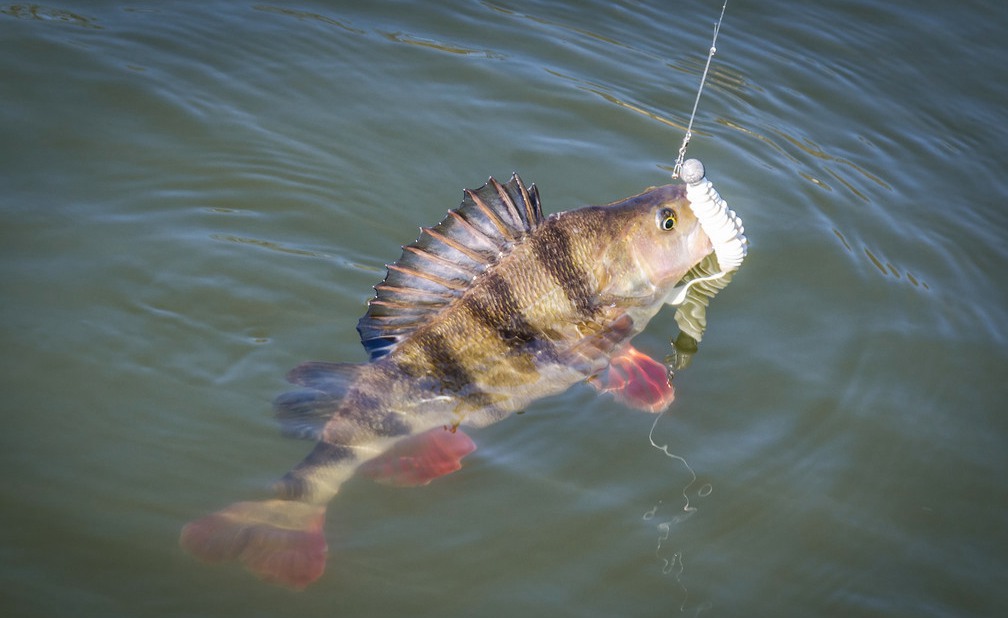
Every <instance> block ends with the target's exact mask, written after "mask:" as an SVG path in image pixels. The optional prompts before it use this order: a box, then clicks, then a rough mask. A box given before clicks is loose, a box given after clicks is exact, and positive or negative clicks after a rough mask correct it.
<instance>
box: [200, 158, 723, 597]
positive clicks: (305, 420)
mask: <svg viewBox="0 0 1008 618" xmlns="http://www.w3.org/2000/svg"><path fill="white" fill-rule="evenodd" d="M711 251H712V247H711V243H710V240H709V239H708V237H707V235H706V234H705V233H704V231H703V229H702V228H701V226H700V224H699V223H698V222H697V220H696V218H695V217H694V215H693V213H692V211H691V209H690V208H689V203H688V201H687V200H686V198H685V191H684V188H683V186H682V185H666V186H662V187H657V188H652V189H649V190H647V191H645V192H643V193H641V194H639V195H636V196H634V197H631V198H628V199H625V200H621V201H619V202H615V203H612V204H609V205H607V206H588V207H584V208H580V209H576V210H571V211H567V212H563V213H558V214H554V215H551V216H549V217H544V216H543V214H542V211H541V208H540V203H539V196H538V192H537V190H536V188H535V186H534V185H533V186H531V187H526V186H525V185H524V184H523V183H522V181H521V180H520V179H519V178H518V177H517V176H513V177H512V178H511V179H510V181H509V182H507V183H505V184H501V183H499V182H497V181H496V180H494V179H492V178H491V179H490V181H489V182H488V183H487V184H486V185H484V186H483V187H481V188H480V189H477V190H467V191H466V192H465V197H464V200H463V202H462V205H461V206H460V207H459V208H458V209H455V210H452V211H449V213H448V216H447V217H446V218H445V219H444V220H442V221H441V222H440V223H439V224H438V225H436V226H433V227H431V228H421V234H420V237H419V238H418V239H417V240H416V241H415V242H413V243H412V244H410V245H408V246H406V247H404V248H403V253H402V256H401V257H400V259H399V260H398V261H396V262H395V263H394V264H391V265H389V267H388V274H387V276H386V278H385V280H384V281H383V282H382V283H380V284H379V285H377V286H376V287H375V290H376V295H375V298H374V299H373V300H372V301H371V302H370V304H369V308H368V311H367V313H366V315H365V316H364V317H363V318H361V320H360V322H359V323H358V331H359V332H360V335H361V341H362V342H363V344H364V347H365V348H366V349H367V351H368V352H369V354H370V360H369V362H367V363H364V364H343V363H324V362H310V363H305V364H303V365H301V366H299V367H297V368H295V369H294V370H292V371H291V372H290V374H289V375H288V378H289V379H290V380H291V381H292V382H293V383H295V384H297V385H299V386H301V387H302V388H301V389H300V390H297V391H294V392H291V393H287V394H285V395H282V396H281V397H279V398H278V399H277V401H276V402H275V407H276V411H277V415H278V417H279V419H280V421H281V424H282V426H283V427H284V429H285V431H286V432H287V433H288V434H291V435H297V436H302V437H310V438H313V439H315V440H317V444H316V447H315V449H314V450H313V451H312V452H311V453H310V454H309V455H308V456H307V457H306V458H305V460H304V461H302V462H301V463H300V464H299V465H298V466H296V467H295V468H294V469H293V470H291V472H289V473H288V474H287V475H286V476H285V477H284V478H283V480H282V481H281V482H280V483H278V486H277V492H278V499H276V500H269V501H264V502H242V503H237V504H235V505H232V506H231V507H229V508H228V509H225V510H223V511H220V512H218V513H214V514H212V515H209V516H207V517H204V518H202V519H200V520H196V521H194V522H192V523H190V524H189V525H188V526H187V527H186V528H185V529H184V530H183V534H182V544H183V546H184V547H186V548H187V549H189V550H190V551H192V552H193V553H195V554H196V555H198V556H201V557H203V558H204V559H207V560H210V561H219V560H226V559H238V560H241V561H242V562H244V563H245V565H246V566H247V567H248V568H249V569H250V570H252V571H253V572H256V573H257V574H258V575H260V576H261V577H264V578H266V579H268V580H273V581H277V582H280V583H283V584H287V585H290V586H293V587H301V586H303V585H306V584H307V583H310V582H311V581H313V580H314V579H316V578H317V577H318V576H320V575H321V573H322V570H323V569H324V564H325V552H326V549H325V548H326V546H325V538H324V535H323V534H322V521H323V520H324V512H325V511H324V509H325V505H326V503H327V502H328V501H329V500H330V499H331V498H332V497H333V496H334V495H336V493H337V492H338V491H339V487H340V485H341V484H342V483H343V482H344V481H346V480H347V479H348V478H350V477H351V476H352V475H353V474H354V472H355V470H357V469H358V468H359V467H360V468H362V469H363V470H365V471H367V472H368V473H370V475H371V476H373V477H376V478H378V479H379V480H382V479H385V480H389V481H390V482H394V483H398V484H419V483H424V482H427V481H429V480H430V478H433V477H434V476H438V475H440V474H444V473H447V472H450V471H452V470H454V469H457V468H458V467H459V463H458V462H459V461H460V460H461V457H463V456H464V455H465V454H467V453H468V452H470V451H471V450H472V449H473V448H475V447H474V446H473V445H472V443H471V441H470V440H469V439H468V437H466V436H465V435H464V434H462V432H461V431H458V428H459V427H460V426H477V427H478V426H483V425H486V424H489V423H492V422H495V421H497V420H500V419H502V418H504V417H506V416H507V415H508V414H510V413H512V412H515V411H519V410H521V409H523V408H524V407H526V406H527V405H528V404H529V403H530V402H532V401H534V400H536V399H538V398H541V397H544V396H548V395H552V394H555V393H559V392H562V391H564V390H566V389H567V388H569V387H570V386H571V385H573V384H575V383H578V382H581V381H584V380H589V381H591V382H593V383H595V384H596V385H598V383H597V382H596V380H597V379H598V377H599V376H600V375H602V374H604V372H606V371H608V370H610V369H611V368H612V366H613V365H614V364H617V363H618V364H624V363H629V364H630V365H632V366H633V367H634V368H637V369H639V368H640V367H645V368H648V367H650V368H655V367H659V368H660V371H661V373H662V375H664V373H663V372H664V367H661V365H660V364H658V363H656V362H655V361H651V360H650V359H647V357H645V356H643V355H641V354H640V353H639V352H637V351H636V350H633V348H632V347H631V346H630V344H629V342H630V339H632V338H633V337H634V336H635V335H636V334H637V333H639V332H640V331H641V330H642V329H643V328H644V327H645V325H646V324H647V322H648V321H649V320H650V319H651V318H652V317H653V316H654V315H655V314H656V313H657V312H658V310H659V309H660V308H661V307H662V306H663V305H664V304H665V303H666V302H668V301H669V299H670V298H671V297H672V296H673V294H674V292H675V291H676V286H677V284H678V283H679V282H680V281H681V280H682V278H683V277H684V276H685V275H686V273H687V272H688V271H689V270H690V268H692V267H693V266H694V265H696V264H697V263H698V262H700V261H701V260H702V259H703V258H704V257H705V256H707V255H708V254H709V253H711ZM640 359H644V362H641V360H640ZM665 385H666V387H668V386H667V380H665ZM668 388H669V389H670V387H668ZM629 399H630V401H631V402H632V401H633V398H629ZM669 400H670V399H669ZM661 401H663V402H666V403H667V401H666V400H661ZM643 407H648V406H643ZM410 436H415V437H414V438H411V437H410ZM416 436H418V437H416ZM410 444H412V450H411V447H410V446H409V445H410ZM403 445H407V446H406V447H405V450H403V449H404V447H403ZM430 453H433V455H431V454H430Z"/></svg>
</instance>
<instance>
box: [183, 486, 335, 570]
mask: <svg viewBox="0 0 1008 618" xmlns="http://www.w3.org/2000/svg"><path fill="white" fill-rule="evenodd" d="M325 510H326V507H325V505H315V504H308V503H305V502H300V501H296V500H265V501H261V502H236V503H235V504H232V505H231V506H229V507H227V508H225V509H223V510H220V511H217V512H216V513H212V514H210V515H207V516H205V517H201V518H200V519H197V520H194V521H192V522H190V523H189V524H188V525H186V526H185V528H183V529H182V534H181V536H180V538H179V543H180V544H181V545H182V547H183V549H185V550H186V551H188V552H189V553H191V554H193V555H194V556H196V557H197V558H200V559H202V560H204V561H206V562H211V563H217V562H226V561H232V560H234V561H239V562H241V563H242V564H243V565H244V566H245V568H247V569H248V570H249V571H251V572H252V573H254V574H255V575H257V576H258V577H260V578H262V579H263V580H265V581H268V582H271V583H276V584H281V585H284V586H289V587H291V588H295V589H302V588H304V587H305V586H307V585H308V584H310V583H312V582H314V581H315V580H316V579H318V578H319V577H321V575H322V573H323V571H325V563H326V553H327V551H328V548H327V546H326V540H325V534H324V532H323V526H324V525H325Z"/></svg>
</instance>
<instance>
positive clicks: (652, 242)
mask: <svg viewBox="0 0 1008 618" xmlns="http://www.w3.org/2000/svg"><path fill="white" fill-rule="evenodd" d="M605 208H606V209H607V210H609V211H610V212H611V213H612V215H613V216H612V217H611V220H613V221H614V223H613V228H614V230H613V233H612V236H613V238H614V241H613V242H612V243H611V244H610V246H609V248H608V250H607V251H606V252H605V254H604V259H602V260H599V263H600V265H601V266H600V267H601V268H603V269H605V270H606V272H605V273H604V274H603V275H602V277H603V278H604V279H605V280H607V281H608V286H607V290H606V292H607V293H608V294H611V295H613V296H615V297H623V298H625V299H628V300H629V299H636V302H631V303H630V304H633V305H638V306H639V305H649V304H653V305H654V311H657V309H658V308H659V307H660V306H661V305H662V304H664V303H665V302H666V301H667V299H668V298H669V297H670V296H672V295H673V293H674V290H675V286H676V284H677V283H679V281H680V280H681V279H682V278H683V277H684V276H685V275H686V273H687V272H689V270H690V269H691V268H692V267H693V266H695V265H696V264H697V263H699V262H700V261H701V260H703V259H704V258H705V257H706V256H707V255H709V254H710V253H712V252H713V250H714V247H713V245H712V244H711V240H710V238H709V237H708V236H707V234H706V232H704V230H703V228H702V227H701V225H700V222H699V221H698V220H697V218H696V216H695V215H694V214H693V211H692V209H691V208H690V205H689V200H687V199H686V192H685V188H684V187H683V185H664V186H661V187H653V188H651V189H648V190H647V191H644V192H643V193H641V194H639V195H636V196H634V197H631V198H627V199H625V200H622V201H620V202H615V203H613V204H610V205H608V206H606V207H605ZM669 220H671V221H672V223H671V224H669V223H667V221H669ZM666 226H668V229H666Z"/></svg>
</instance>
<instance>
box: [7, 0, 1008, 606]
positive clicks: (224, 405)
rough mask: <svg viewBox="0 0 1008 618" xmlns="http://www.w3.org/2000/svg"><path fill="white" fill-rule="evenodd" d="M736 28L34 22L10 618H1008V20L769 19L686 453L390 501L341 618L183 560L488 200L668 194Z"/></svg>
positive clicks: (818, 12) (450, 18)
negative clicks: (471, 204) (203, 521)
mask: <svg viewBox="0 0 1008 618" xmlns="http://www.w3.org/2000/svg"><path fill="white" fill-rule="evenodd" d="M719 10H720V5H719V4H718V3H716V2H706V1H705V2H700V1H690V2H618V3H609V2H590V1H589V2H563V3H561V2H518V1H511V0H486V1H462V0H451V1H445V2H439V3H427V4H423V5H421V4H419V3H417V4H413V3H386V2H374V3H352V2H343V3H339V2H334V3H326V2H312V1H310V0H305V1H304V2H298V3H291V4H273V3H252V2H233V1H202V2H171V3H167V2H163V3H147V2H136V3H125V4H123V3H118V2H104V1H88V2H84V1H79V0H63V1H61V2H47V3H45V4H32V5H28V4H4V5H2V6H0V50H2V53H0V75H2V76H3V79H2V86H0V88H2V92H3V95H2V104H0V237H2V243H0V269H2V270H0V286H2V288H0V289H2V292H0V293H2V303H0V311H2V313H0V317H2V320H0V324H2V330H0V333H2V334H0V344H2V348H0V349H2V350H3V371H2V374H0V375H2V388H3V392H4V394H5V398H4V404H3V429H2V432H0V464H2V468H3V470H4V473H5V474H4V477H5V480H4V482H3V484H2V489H0V492H2V493H0V556H2V566H0V607H2V611H3V614H4V615H5V616H19V617H20V616H46V617H51V616H102V617H108V616H130V617H142V616H214V617H226V616H242V617H248V616H299V617H311V616H403V615H410V616H437V617H452V616H551V617H553V616H578V617H583V616H678V615H688V616H695V615H701V614H702V615H716V616H845V617H846V616H883V615H884V616H907V617H915V618H919V617H921V616H957V617H961V616H993V615H997V614H999V613H1000V612H1003V611H1004V608H1005V607H1008V586H1006V585H1005V584H1006V582H1008V514H1006V512H1008V511H1006V509H1008V476H1006V472H1008V414H1006V412H1008V409H1006V406H1008V404H1006V401H1008V352H1006V351H1005V350H1006V344H1008V328H1006V323H1008V293H1006V290H1008V282H1006V268H1008V249H1006V247H1005V244H1006V243H1005V240H1006V237H1008V209H1006V202H1008V183H1006V180H1005V172H1006V165H1005V161H1006V150H1005V144H1006V143H1008V114H1006V112H1005V101H1008V68H1006V62H1005V61H1006V60H1008V43H1006V41H1008V39H1006V38H1005V32H1006V31H1008V11H1006V10H1005V9H1004V7H1003V6H1002V5H1001V3H998V2H976V1H973V2H956V3H951V2H939V1H935V0H926V1H922V2H907V1H903V2H885V3H883V2H868V1H849V2H830V3H821V5H820V4H818V3H817V4H812V3H804V4H803V3H797V2H783V1H779V0H775V1H766V2H735V1H734V0H733V2H731V3H730V4H729V6H728V10H727V15H726V17H725V21H724V24H723V26H722V29H721V34H720V38H719V40H718V45H717V48H718V53H717V55H716V56H715V58H714V62H713V65H712V68H711V75H710V77H709V81H708V85H707V88H706V89H705V91H704V98H703V99H702V101H701V104H700V109H699V112H698V116H697V121H696V126H695V128H694V137H693V141H692V143H691V144H690V148H689V154H690V156H694V157H698V158H700V159H702V160H703V161H704V162H705V163H706V165H707V171H708V176H709V177H710V178H711V180H712V181H713V182H714V184H715V186H716V187H717V188H718V190H719V191H720V193H721V195H722V196H723V197H724V198H725V199H726V200H727V201H728V203H729V204H730V205H731V207H732V208H734V209H735V210H736V211H738V212H739V214H740V215H741V216H742V217H743V218H744V220H745V223H746V229H747V233H748V236H749V239H750V241H751V247H750V252H749V257H748V258H747V261H746V263H745V264H744V265H743V267H742V269H741V271H740V272H739V273H737V275H736V276H735V278H734V281H733V282H732V283H731V285H729V286H728V287H727V289H726V290H725V291H724V292H722V293H721V294H720V295H719V296H718V297H717V298H716V299H715V300H714V302H713V303H712V306H711V308H710V311H709V314H708V317H709V319H710V326H709V330H708V332H707V334H706V336H705V337H704V339H703V341H702V343H701V346H700V350H699V353H698V354H697V355H696V357H695V358H694V359H693V363H692V365H691V366H690V367H689V368H688V369H686V370H684V371H681V372H679V373H678V375H677V376H676V381H675V383H676V386H677V395H678V397H677V400H676V401H675V403H674V404H673V406H672V408H671V410H670V411H669V412H668V413H667V414H665V415H664V416H662V417H661V418H659V419H658V422H657V424H656V425H655V426H654V430H653V432H652V424H653V423H654V421H655V418H654V417H652V416H650V415H648V414H644V413H640V412H635V411H631V410H628V409H624V408H622V407H620V406H619V405H617V404H615V403H614V402H613V401H612V400H610V399H608V398H605V397H602V398H600V397H597V396H595V395H594V393H593V392H592V391H591V389H590V388H587V387H578V388H575V389H572V390H571V391H569V392H568V393H566V394H564V395H563V396H559V397H555V398H552V399H548V400H544V401H541V402H538V403H536V404H535V405H533V406H532V407H531V408H530V409H529V410H527V411H526V413H524V414H522V415H519V416H515V417H512V418H510V419H508V420H507V421H505V422H502V423H500V424H497V425H495V426H492V427H489V428H486V429H483V430H480V431H473V432H472V436H473V438H474V440H475V441H476V442H477V443H478V445H479V449H478V450H477V451H476V452H475V453H474V454H473V455H471V456H470V457H469V458H467V460H466V466H465V468H464V469H463V470H462V471H460V472H458V473H455V474H453V475H450V476H447V477H445V478H442V479H439V480H437V481H435V482H434V483H432V484H431V485H429V486H428V487H425V488H422V489H394V488H389V487H384V486H380V485H375V484H372V483H370V482H368V481H366V480H364V479H355V480H353V481H351V482H350V484H349V485H347V486H346V487H345V488H344V491H343V492H342V493H341V495H340V496H339V497H338V498H337V499H336V501H335V502H334V503H333V504H332V506H331V508H330V511H329V517H328V524H327V530H328V541H329V545H330V559H329V566H328V569H327V571H326V573H325V575H324V576H323V577H322V579H321V580H320V581H318V582H317V583H316V584H314V585H313V586H311V587H309V588H308V589H307V590H305V591H303V592H300V593H297V592H292V591H289V590H286V589H282V588H277V587H273V586H271V585H268V584H265V583H262V582H260V581H258V580H256V579H255V578H254V577H252V576H250V575H249V574H247V573H245V572H244V571H242V570H241V569H240V568H237V567H234V566H208V565H205V564H203V563H200V562H198V561H197V560H194V559H193V558H192V557H190V556H189V555H187V554H186V553H185V552H183V551H182V550H181V549H180V548H179V546H178V540H177V539H178V533H179V530H180V528H181V527H182V526H183V525H184V524H185V522H187V521H188V520H190V519H193V518H194V517H198V516H200V515H203V514H205V513H207V512H210V511H213V510H216V509H218V508H221V507H223V506H224V505H226V504H228V503H230V502H232V501H235V500H242V499H253V498H256V497H263V496H265V495H267V488H268V486H269V484H270V483H271V482H272V481H273V480H275V479H276V478H278V477H279V476H280V475H281V474H282V473H283V472H284V471H286V470H287V469H288V468H290V466H292V465H293V464H295V463H296V462H297V461H299V460H300V459H301V457H302V456H303V455H304V454H305V453H306V452H307V451H308V449H309V448H310V445H309V444H308V443H306V442H299V441H291V440H286V439H283V438H281V437H280V436H279V434H278V432H277V429H276V427H275V426H274V422H273V419H272V417H271V409H270V401H271V400H272V398H273V397H274V396H275V395H277V394H278V393H280V392H282V391H283V390H284V389H285V388H286V385H285V382H284V379H283V376H284V374H285V372H286V371H287V370H288V369H289V368H290V367H292V366H294V365H296V364H297V363H299V362H301V361H303V360H307V359H320V360H321V359H324V360H345V361H363V360H364V359H365V354H364V351H363V349H362V348H361V347H360V345H359V342H358V341H357V335H356V332H355V329H354V326H355V324H356V320H357V318H358V317H359V316H360V315H361V314H362V313H363V312H364V309H365V303H366V302H367V300H368V299H369V298H370V297H371V294H372V290H371V286H372V285H374V284H375V283H377V282H378V281H380V280H381V278H382V276H383V274H384V266H383V265H384V264H385V263H387V262H390V261H392V260H394V259H395V258H397V257H398V255H399V246H400V245H402V244H405V243H408V242H410V241H411V240H412V239H413V238H415V236H416V233H417V226H419V225H430V224H433V223H435V222H436V221H438V220H439V219H440V218H441V216H442V215H443V214H444V211H445V210H446V209H448V208H451V207H454V206H456V205H457V204H458V202H459V201H460V199H461V195H462V193H461V191H462V189H463V188H464V187H477V186H479V185H481V184H482V183H483V182H484V181H485V180H486V178H487V177H488V176H490V175H494V176H496V177H507V176H508V175H509V174H510V173H511V172H512V171H514V170H517V171H518V172H520V173H521V174H522V177H523V178H524V180H526V181H527V182H535V183H537V185H538V186H539V188H540V191H541V194H542V199H543V207H544V210H546V211H547V212H555V211H559V210H565V209H569V208H574V207H577V206H580V205H583V204H589V203H606V202H610V201H613V200H616V199H620V198H623V197H626V196H628V195H631V194H634V193H637V192H639V191H640V190H642V189H643V188H645V187H647V186H649V185H655V184H663V183H664V182H666V181H667V179H668V174H669V170H670V169H671V165H672V163H673V161H674V159H675V156H676V152H677V149H678V148H679V144H680V141H681V139H682V135H683V128H684V126H685V123H686V121H687V120H688V116H689V112H690V109H691V108H692V105H693V99H694V96H695V92H696V87H697V84H698V81H699V75H700V73H701V71H702V69H703V63H704V60H705V57H706V52H707V49H708V47H709V46H710V38H711V35H712V33H713V24H714V21H715V20H716V18H717V14H718V12H719ZM675 333H676V326H675V322H674V320H673V319H672V312H671V311H668V312H664V313H662V314H661V315H660V316H659V317H658V318H656V319H655V320H654V321H653V322H652V324H651V326H650V327H649V329H648V330H647V331H646V332H645V333H644V334H643V335H641V336H640V337H639V338H638V340H637V347H639V348H641V349H643V350H645V351H647V352H649V353H651V354H652V355H656V356H659V357H660V356H661V355H662V354H665V353H667V352H668V351H669V349H670V348H669V340H670V338H671V337H673V336H674V335H675ZM652 440H653V442H654V443H655V444H657V445H658V446H666V445H667V451H668V452H669V453H670V454H672V455H675V456H676V457H669V456H667V455H666V454H665V452H663V451H662V450H659V449H658V448H655V446H653V445H652ZM694 473H695V475H696V481H695V482H691V481H692V479H693V474H694Z"/></svg>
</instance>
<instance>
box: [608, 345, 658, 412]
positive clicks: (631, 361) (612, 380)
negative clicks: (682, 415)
mask: <svg viewBox="0 0 1008 618" xmlns="http://www.w3.org/2000/svg"><path fill="white" fill-rule="evenodd" d="M589 382H590V383H591V384H592V386H594V387H595V388H597V389H598V390H599V391H601V392H603V393H612V395H613V396H615V397H616V400H617V401H619V402H621V403H624V404H626V405H628V406H631V407H634V408H638V409H640V410H645V411H647V412H660V411H662V410H664V409H665V408H667V407H668V406H669V405H670V404H671V403H672V401H673V400H674V399H675V389H674V388H672V383H671V382H669V375H668V368H667V367H666V366H665V365H663V364H661V363H659V362H658V361H656V360H655V359H653V358H651V357H650V356H648V355H647V354H644V353H643V352H641V351H639V350H637V349H636V348H634V347H633V346H629V345H628V346H626V348H625V349H624V350H623V352H621V353H620V354H619V355H617V356H614V357H613V358H612V360H611V361H610V362H609V367H608V368H606V370H605V371H603V372H602V373H601V374H599V375H597V376H592V377H591V378H589Z"/></svg>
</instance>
